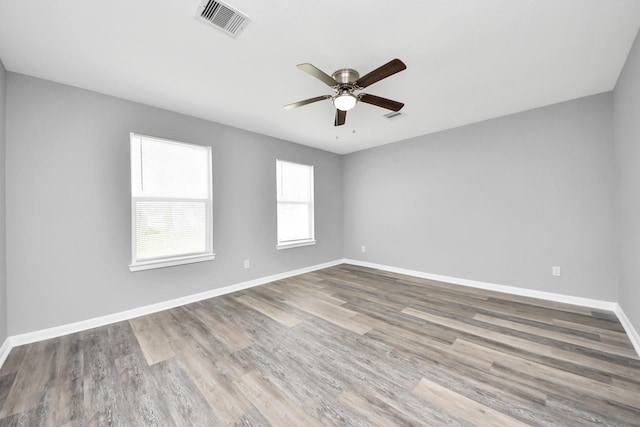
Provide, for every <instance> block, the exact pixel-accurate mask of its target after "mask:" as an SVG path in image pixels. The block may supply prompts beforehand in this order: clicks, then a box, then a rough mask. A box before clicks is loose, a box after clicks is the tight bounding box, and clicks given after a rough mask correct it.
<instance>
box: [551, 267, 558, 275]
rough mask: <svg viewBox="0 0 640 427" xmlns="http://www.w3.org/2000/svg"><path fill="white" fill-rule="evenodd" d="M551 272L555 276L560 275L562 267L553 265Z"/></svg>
mask: <svg viewBox="0 0 640 427" xmlns="http://www.w3.org/2000/svg"><path fill="white" fill-rule="evenodd" d="M551 274H552V275H554V276H560V267H559V266H557V265H554V266H553V267H551Z"/></svg>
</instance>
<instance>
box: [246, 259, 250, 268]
mask: <svg viewBox="0 0 640 427" xmlns="http://www.w3.org/2000/svg"><path fill="white" fill-rule="evenodd" d="M249 267H251V261H249V260H248V259H245V260H244V268H249Z"/></svg>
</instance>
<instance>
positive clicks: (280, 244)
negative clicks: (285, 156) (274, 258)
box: [276, 159, 316, 250]
mask: <svg viewBox="0 0 640 427" xmlns="http://www.w3.org/2000/svg"><path fill="white" fill-rule="evenodd" d="M281 163H288V164H292V165H297V166H305V167H307V168H309V177H310V182H309V187H310V188H309V199H310V200H309V201H308V202H302V201H298V200H282V199H280V194H279V193H278V180H280V179H281V176H280V171H281V168H279V167H278V165H279V164H281ZM314 179H315V169H314V166H313V165H307V164H304V163H298V162H292V161H289V160H280V159H276V249H277V250H282V249H291V248H298V247H301V246H310V245H315V244H316V239H315V183H314ZM281 204H283V205H307V206H308V207H309V223H308V227H309V234H310V237H308V238H304V239H295V240H280V224H279V220H278V208H279V206H280V205H281Z"/></svg>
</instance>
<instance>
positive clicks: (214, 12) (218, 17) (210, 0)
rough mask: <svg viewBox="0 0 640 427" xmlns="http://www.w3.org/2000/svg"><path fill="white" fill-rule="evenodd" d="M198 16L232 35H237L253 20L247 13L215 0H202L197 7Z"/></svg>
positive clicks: (199, 18)
mask: <svg viewBox="0 0 640 427" xmlns="http://www.w3.org/2000/svg"><path fill="white" fill-rule="evenodd" d="M196 18H198V20H200V21H202V22H205V23H207V24H210V25H213V26H214V27H216V28H218V29H219V30H222V31H224V32H225V33H227V34H229V35H230V36H232V37H237V36H238V34H240V32H241V31H242V30H244V28H245V27H246V26H247V24H248V23H249V22H250V21H251V20H250V19H249V17H248V16H247V15H245V14H243V13H241V12H239V11H237V10H235V9H233V8H231V7H230V6H228V5H226V4H224V3H222V2H219V1H215V0H202V2H200V5H198V8H197V9H196Z"/></svg>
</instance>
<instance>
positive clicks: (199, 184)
mask: <svg viewBox="0 0 640 427" xmlns="http://www.w3.org/2000/svg"><path fill="white" fill-rule="evenodd" d="M211 175H212V171H211V148H210V147H207V146H201V145H194V144H185V143H181V142H175V141H168V140H163V139H158V138H152V137H148V136H143V135H137V134H131V206H132V229H133V232H132V263H131V266H130V268H131V270H142V269H148V268H156V267H166V266H169V265H176V264H184V263H190V262H197V261H205V260H208V259H213V257H214V254H213V252H212V242H211V240H212V239H211V235H212V230H211V223H212V191H211V182H212V178H211Z"/></svg>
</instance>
